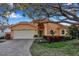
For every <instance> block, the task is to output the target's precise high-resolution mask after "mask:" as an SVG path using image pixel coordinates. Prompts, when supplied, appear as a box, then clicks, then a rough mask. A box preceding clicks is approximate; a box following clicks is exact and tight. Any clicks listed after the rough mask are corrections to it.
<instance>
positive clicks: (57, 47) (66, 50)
mask: <svg viewBox="0 0 79 59" xmlns="http://www.w3.org/2000/svg"><path fill="white" fill-rule="evenodd" d="M31 53H32V55H33V56H79V40H77V39H74V40H71V41H66V42H54V43H50V44H49V43H37V42H34V43H33V45H32V47H31Z"/></svg>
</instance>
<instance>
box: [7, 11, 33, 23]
mask: <svg viewBox="0 0 79 59" xmlns="http://www.w3.org/2000/svg"><path fill="white" fill-rule="evenodd" d="M22 14H23V12H22V11H16V13H14V12H13V13H12V14H11V15H10V16H9V18H8V19H9V24H16V23H18V22H30V21H32V20H31V19H30V18H29V17H28V16H26V17H24V16H22Z"/></svg>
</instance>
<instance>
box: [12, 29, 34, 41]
mask: <svg viewBox="0 0 79 59" xmlns="http://www.w3.org/2000/svg"><path fill="white" fill-rule="evenodd" d="M34 34H35V31H30V30H23V31H14V37H13V39H33V36H34Z"/></svg>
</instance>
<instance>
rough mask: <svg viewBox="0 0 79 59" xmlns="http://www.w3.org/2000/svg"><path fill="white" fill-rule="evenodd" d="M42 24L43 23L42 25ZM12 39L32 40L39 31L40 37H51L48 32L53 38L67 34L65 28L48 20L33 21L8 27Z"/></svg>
mask: <svg viewBox="0 0 79 59" xmlns="http://www.w3.org/2000/svg"><path fill="white" fill-rule="evenodd" d="M42 22H45V23H43V24H42ZM10 28H11V37H12V39H33V37H34V35H38V32H39V31H41V34H42V35H45V36H51V34H50V31H51V30H52V31H53V32H54V36H65V35H66V34H67V26H64V25H61V24H57V23H54V22H53V23H51V21H50V20H48V19H44V20H43V19H42V20H33V21H32V22H29V23H27V22H20V23H18V24H15V25H12V26H10Z"/></svg>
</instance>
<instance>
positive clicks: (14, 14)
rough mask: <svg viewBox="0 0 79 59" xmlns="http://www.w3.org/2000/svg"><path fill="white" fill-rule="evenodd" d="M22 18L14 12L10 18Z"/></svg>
mask: <svg viewBox="0 0 79 59" xmlns="http://www.w3.org/2000/svg"><path fill="white" fill-rule="evenodd" d="M20 17H22V16H21V15H19V14H16V13H14V12H13V13H12V14H11V15H10V18H20Z"/></svg>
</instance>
